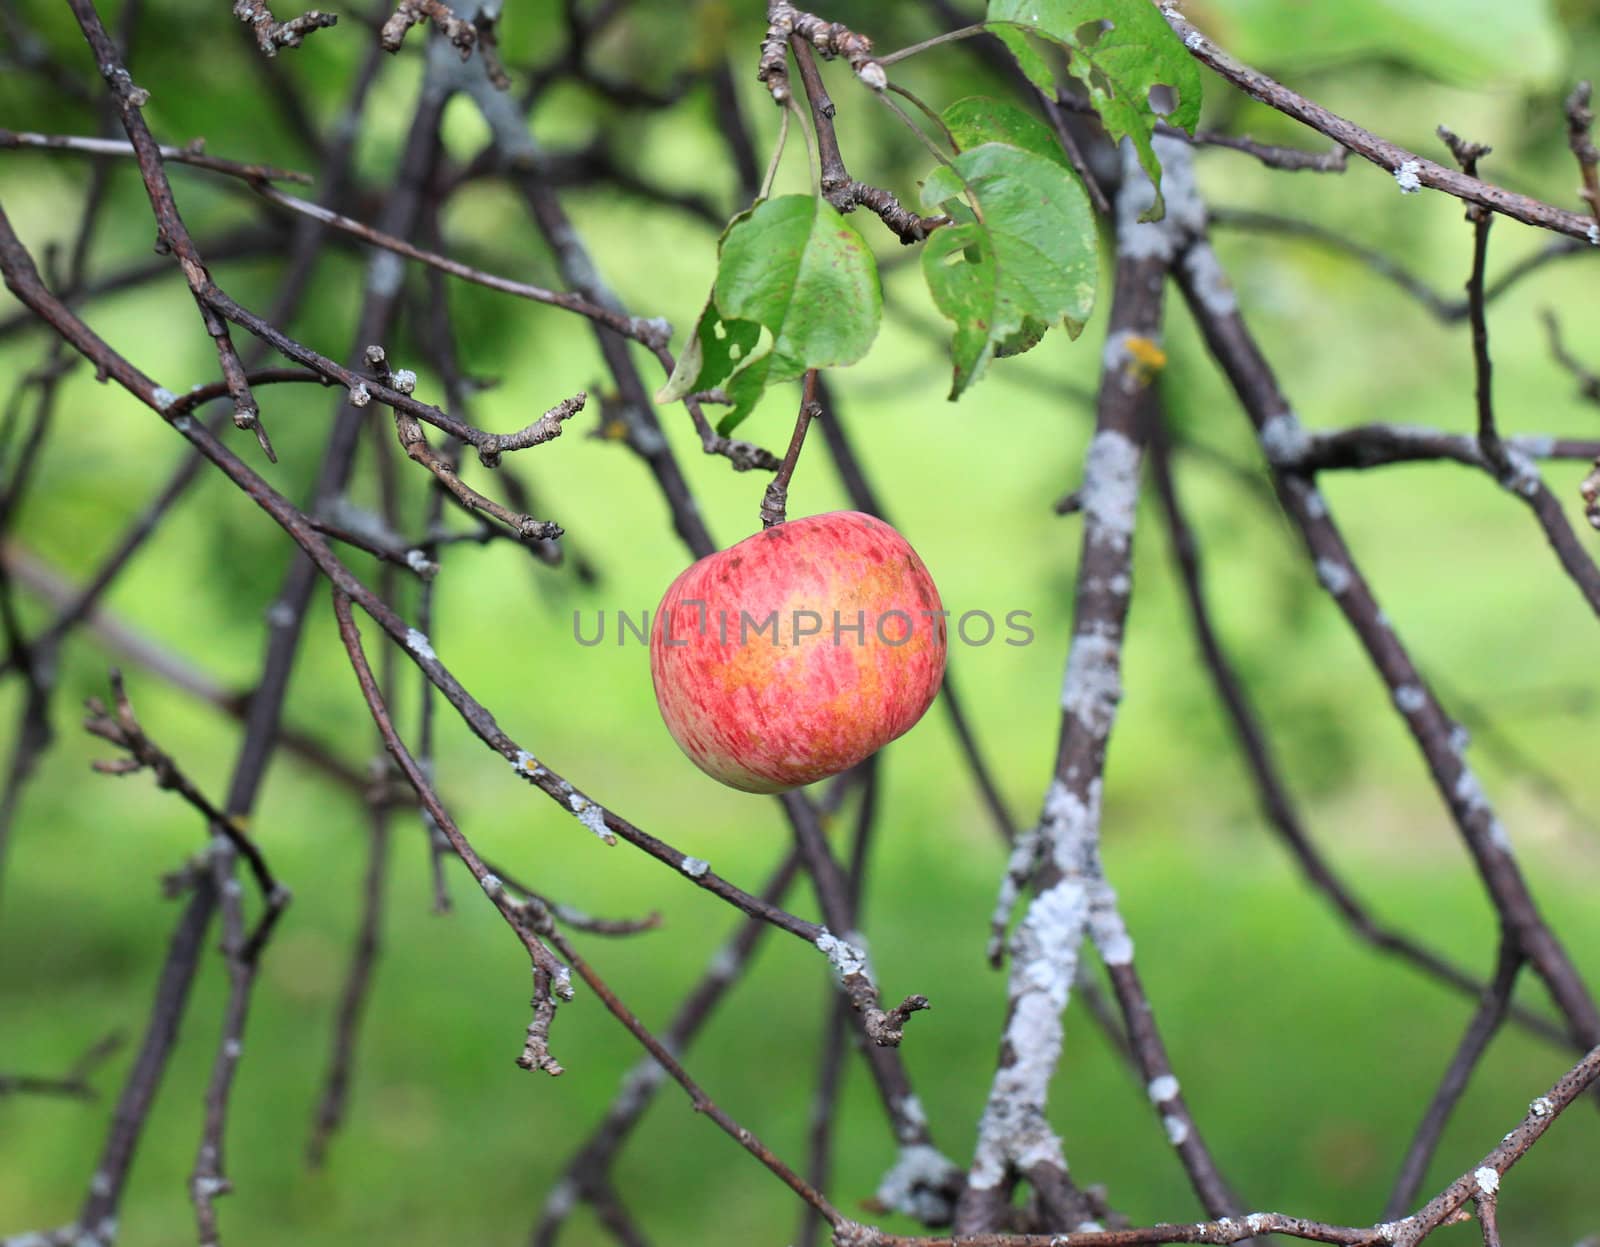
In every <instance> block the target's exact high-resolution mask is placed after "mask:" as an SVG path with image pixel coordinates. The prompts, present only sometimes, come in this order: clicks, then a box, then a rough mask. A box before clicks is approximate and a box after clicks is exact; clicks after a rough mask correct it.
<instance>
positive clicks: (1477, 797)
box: [1455, 766, 1489, 816]
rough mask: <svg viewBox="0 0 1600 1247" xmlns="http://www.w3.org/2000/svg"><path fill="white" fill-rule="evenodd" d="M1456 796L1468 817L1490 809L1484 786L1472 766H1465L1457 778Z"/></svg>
mask: <svg viewBox="0 0 1600 1247" xmlns="http://www.w3.org/2000/svg"><path fill="white" fill-rule="evenodd" d="M1455 795H1456V800H1457V801H1459V802H1460V803H1461V805H1462V807H1463V808H1464V809H1465V810H1466V812H1467V814H1468V816H1471V815H1473V814H1476V813H1477V812H1478V811H1479V810H1486V809H1488V808H1489V798H1488V797H1487V796H1486V795H1485V794H1484V791H1483V785H1482V784H1481V783H1480V782H1479V781H1478V776H1477V774H1476V773H1475V772H1474V771H1473V769H1472V768H1471V767H1470V766H1463V767H1462V768H1461V774H1460V775H1458V776H1456V787H1455Z"/></svg>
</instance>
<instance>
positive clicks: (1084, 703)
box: [1061, 633, 1122, 736]
mask: <svg viewBox="0 0 1600 1247" xmlns="http://www.w3.org/2000/svg"><path fill="white" fill-rule="evenodd" d="M1121 651H1122V647H1121V646H1120V645H1119V644H1118V643H1117V642H1116V641H1114V640H1112V639H1111V638H1110V637H1105V636H1101V635H1099V634H1098V633H1079V634H1078V635H1077V636H1075V637H1073V638H1072V647H1071V649H1070V650H1069V651H1068V653H1067V673H1066V676H1065V677H1064V678H1063V679H1062V681H1061V708H1062V709H1063V710H1065V711H1066V712H1067V713H1068V714H1070V715H1071V716H1072V717H1073V718H1074V719H1076V720H1077V721H1078V722H1079V723H1081V724H1082V725H1083V727H1084V730H1085V731H1088V732H1091V733H1093V734H1094V735H1096V736H1108V735H1110V733H1111V725H1112V724H1113V723H1114V722H1115V720H1116V717H1117V703H1118V702H1119V701H1121V700H1122V675H1121V670H1120V660H1121Z"/></svg>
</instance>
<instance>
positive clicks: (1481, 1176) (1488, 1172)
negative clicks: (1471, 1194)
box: [1472, 1165, 1500, 1195]
mask: <svg viewBox="0 0 1600 1247" xmlns="http://www.w3.org/2000/svg"><path fill="white" fill-rule="evenodd" d="M1472 1181H1473V1184H1474V1185H1475V1186H1476V1187H1477V1188H1478V1190H1479V1192H1480V1193H1482V1194H1484V1195H1493V1194H1494V1193H1495V1192H1496V1191H1498V1190H1499V1189H1500V1171H1499V1170H1498V1169H1494V1168H1492V1167H1490V1166H1489V1165H1483V1166H1481V1167H1480V1168H1479V1169H1478V1170H1477V1171H1476V1172H1475V1173H1474V1174H1473V1175H1472Z"/></svg>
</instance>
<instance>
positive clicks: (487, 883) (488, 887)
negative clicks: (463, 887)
mask: <svg viewBox="0 0 1600 1247" xmlns="http://www.w3.org/2000/svg"><path fill="white" fill-rule="evenodd" d="M478 882H479V883H481V884H482V885H483V890H484V891H485V892H487V893H488V894H489V895H490V896H499V895H500V893H501V891H502V890H503V889H504V888H505V884H503V883H501V882H500V876H499V875H485V876H484V877H483V878H482V879H480V880H478Z"/></svg>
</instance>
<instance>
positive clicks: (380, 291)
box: [367, 251, 406, 299]
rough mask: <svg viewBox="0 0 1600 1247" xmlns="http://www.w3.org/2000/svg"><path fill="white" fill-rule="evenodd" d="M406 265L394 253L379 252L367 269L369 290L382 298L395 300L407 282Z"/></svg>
mask: <svg viewBox="0 0 1600 1247" xmlns="http://www.w3.org/2000/svg"><path fill="white" fill-rule="evenodd" d="M405 275H406V269H405V264H404V263H403V262H402V261H401V259H400V257H399V256H397V255H396V254H395V253H394V252H392V251H379V252H378V253H377V254H376V255H374V256H373V257H372V263H371V265H369V266H368V268H367V289H368V290H369V291H370V292H371V293H373V294H375V295H378V296H379V297H380V298H384V299H389V298H393V297H394V296H395V295H396V294H397V293H399V290H400V283H401V282H402V281H404V280H405Z"/></svg>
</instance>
